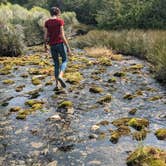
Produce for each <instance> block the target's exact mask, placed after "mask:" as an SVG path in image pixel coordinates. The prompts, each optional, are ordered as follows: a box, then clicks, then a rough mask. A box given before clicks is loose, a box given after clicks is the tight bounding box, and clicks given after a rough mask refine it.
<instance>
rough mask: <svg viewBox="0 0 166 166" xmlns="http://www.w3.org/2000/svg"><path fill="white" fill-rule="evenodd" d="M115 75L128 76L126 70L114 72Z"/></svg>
mask: <svg viewBox="0 0 166 166" xmlns="http://www.w3.org/2000/svg"><path fill="white" fill-rule="evenodd" d="M114 76H115V77H124V76H126V73H125V72H122V71H121V72H116V73H114Z"/></svg>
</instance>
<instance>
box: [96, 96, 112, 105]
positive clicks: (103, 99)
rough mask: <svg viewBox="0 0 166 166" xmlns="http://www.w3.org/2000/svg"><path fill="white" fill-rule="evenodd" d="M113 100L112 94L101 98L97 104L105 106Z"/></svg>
mask: <svg viewBox="0 0 166 166" xmlns="http://www.w3.org/2000/svg"><path fill="white" fill-rule="evenodd" d="M111 100H112V96H111V95H110V94H108V95H106V96H103V97H101V98H99V100H98V101H97V103H99V104H104V103H108V102H110V101H111Z"/></svg>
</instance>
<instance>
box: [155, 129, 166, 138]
mask: <svg viewBox="0 0 166 166" xmlns="http://www.w3.org/2000/svg"><path fill="white" fill-rule="evenodd" d="M155 135H156V137H157V138H158V139H159V140H166V128H162V129H158V130H157V131H156V132H155Z"/></svg>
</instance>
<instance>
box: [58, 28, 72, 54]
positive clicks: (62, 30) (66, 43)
mask: <svg viewBox="0 0 166 166" xmlns="http://www.w3.org/2000/svg"><path fill="white" fill-rule="evenodd" d="M60 30H61V36H62V39H63V42H64V44H65V45H66V47H67V52H68V53H69V55H71V49H70V46H69V43H68V41H67V39H66V36H65V31H64V28H63V26H61V27H60Z"/></svg>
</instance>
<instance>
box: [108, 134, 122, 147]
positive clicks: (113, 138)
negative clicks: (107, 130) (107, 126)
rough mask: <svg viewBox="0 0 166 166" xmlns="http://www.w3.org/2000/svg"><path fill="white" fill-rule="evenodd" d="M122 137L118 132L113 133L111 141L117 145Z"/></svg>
mask: <svg viewBox="0 0 166 166" xmlns="http://www.w3.org/2000/svg"><path fill="white" fill-rule="evenodd" d="M120 137H121V135H120V134H119V132H118V131H113V132H112V133H111V138H110V141H111V142H112V143H114V144H116V143H117V142H118V140H119V138H120Z"/></svg>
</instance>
